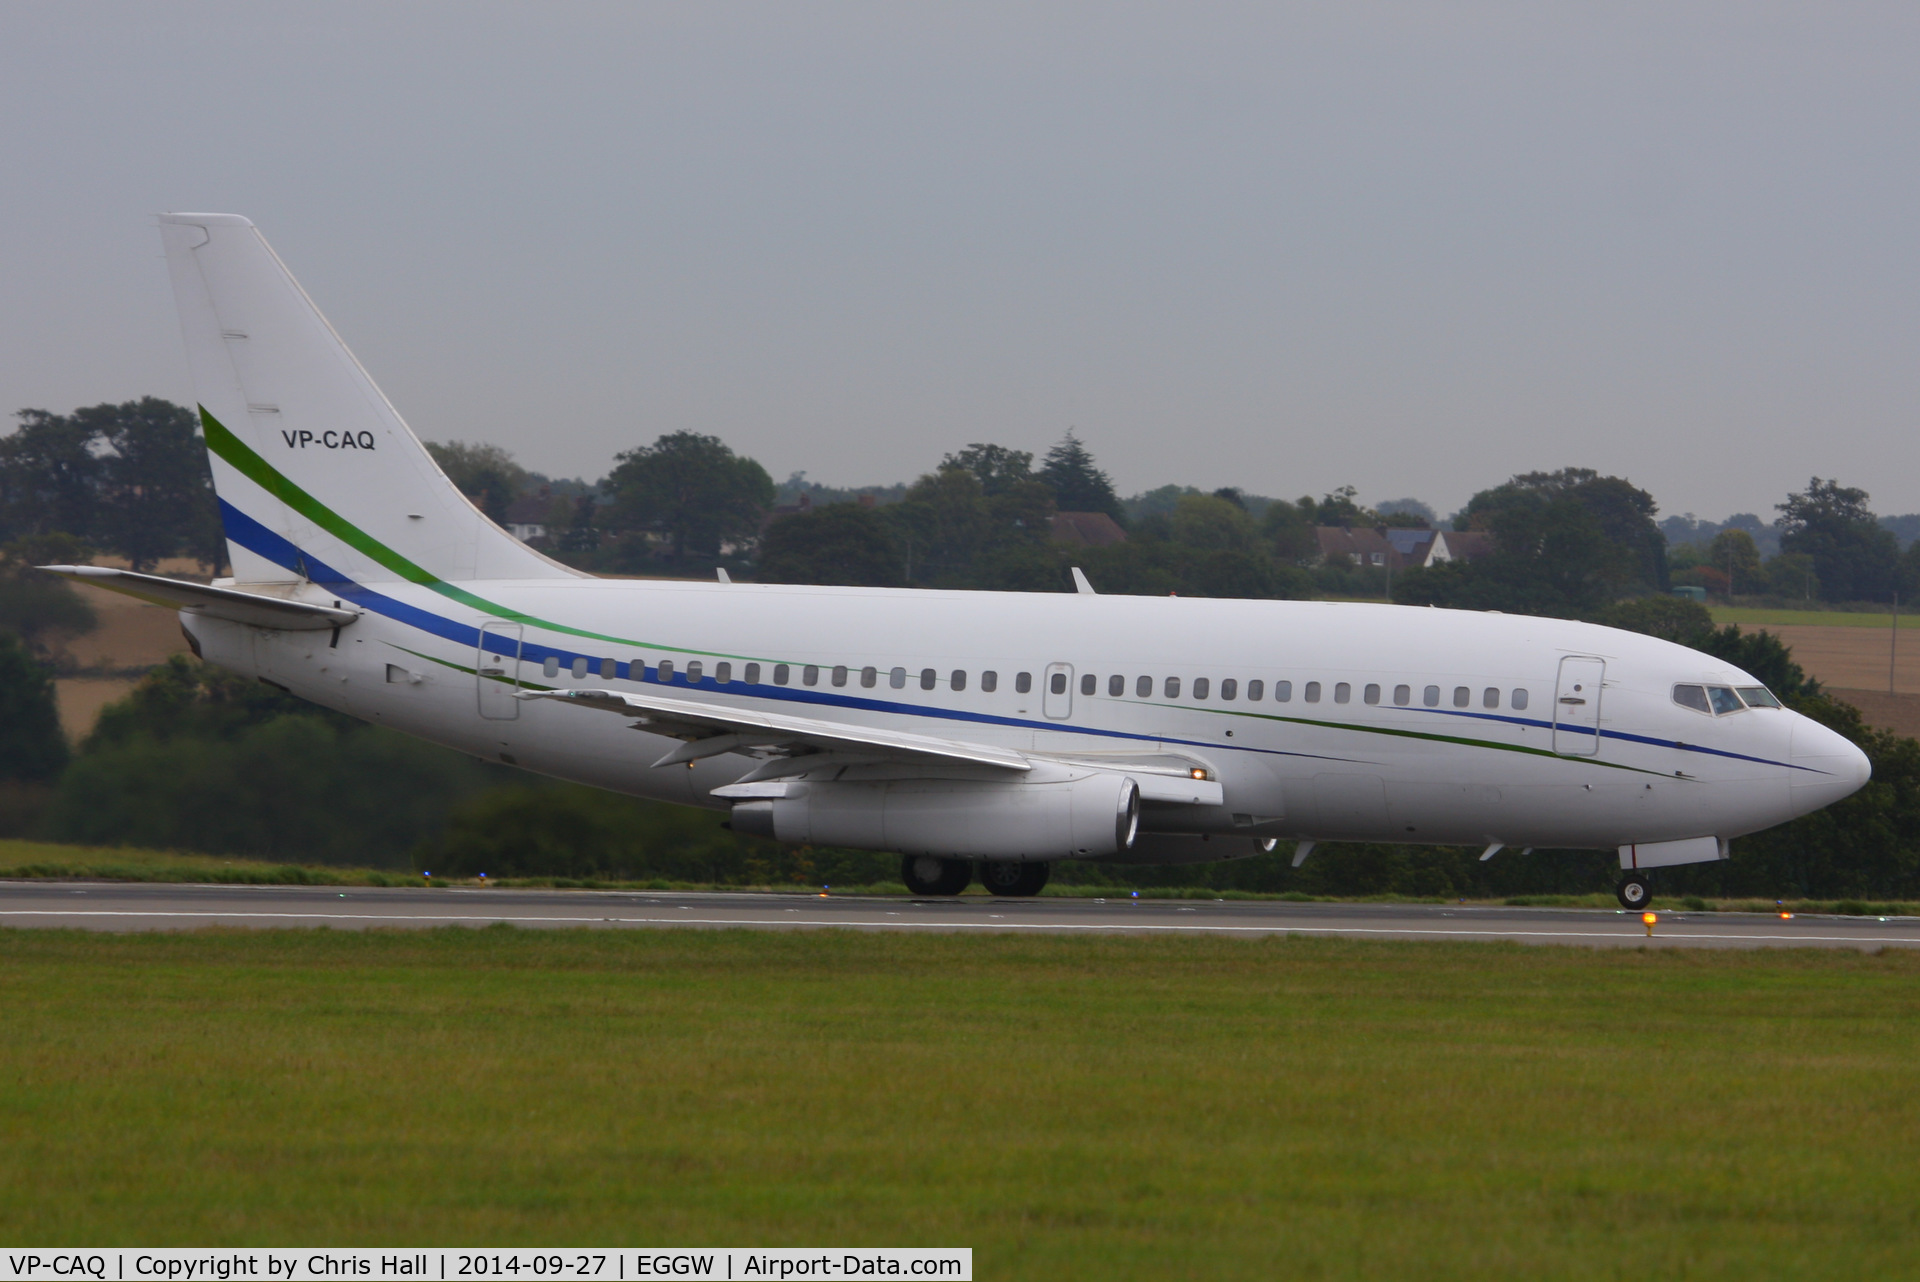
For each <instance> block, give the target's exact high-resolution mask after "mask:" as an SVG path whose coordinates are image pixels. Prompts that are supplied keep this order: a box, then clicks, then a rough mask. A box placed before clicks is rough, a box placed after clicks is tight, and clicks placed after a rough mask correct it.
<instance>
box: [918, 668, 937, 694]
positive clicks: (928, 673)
mask: <svg viewBox="0 0 1920 1282" xmlns="http://www.w3.org/2000/svg"><path fill="white" fill-rule="evenodd" d="M939 679H940V677H939V674H937V673H936V672H934V670H933V669H932V668H922V669H920V688H921V689H922V690H931V689H933V685H934V682H936V681H938V680H939Z"/></svg>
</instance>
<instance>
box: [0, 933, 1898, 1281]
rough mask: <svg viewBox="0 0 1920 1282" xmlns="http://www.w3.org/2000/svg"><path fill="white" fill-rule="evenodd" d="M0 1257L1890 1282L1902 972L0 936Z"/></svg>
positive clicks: (725, 939) (1179, 948) (1460, 953)
mask: <svg viewBox="0 0 1920 1282" xmlns="http://www.w3.org/2000/svg"><path fill="white" fill-rule="evenodd" d="M0 984H3V985H4V991H5V992H6V993H7V1005H6V1036H5V1038H0V1154H4V1158H0V1237H3V1238H4V1239H5V1240H7V1241H9V1242H15V1243H20V1242H84V1243H94V1244H100V1245H112V1244H135V1243H138V1244H151V1245H165V1244H174V1243H179V1244H188V1243H191V1244H198V1245H225V1244H242V1243H246V1244H255V1245H258V1244H265V1243H272V1242H281V1243H284V1242H306V1243H327V1244H335V1243H337V1244H342V1245H347V1244H366V1245H375V1244H381V1245H390V1244H392V1243H396V1242H471V1243H475V1244H494V1243H497V1244H502V1245H505V1244H514V1243H518V1244H565V1243H583V1242H596V1243H615V1242H621V1243H634V1244H642V1243H644V1244H669V1243H670V1244H675V1245H679V1244H688V1245H692V1244H736V1245H739V1244H747V1243H755V1244H767V1245H778V1244H794V1245H805V1244H821V1245H826V1244H862V1243H869V1244H901V1245H905V1244H930V1245H931V1244H939V1245H961V1246H972V1247H974V1248H975V1249H976V1267H977V1268H978V1270H979V1275H980V1276H981V1277H984V1278H1132V1277H1139V1278H1164V1277H1206V1278H1215V1277H1247V1278H1252V1277H1259V1278H1268V1277H1279V1276H1287V1277H1378V1278H1396V1279H1397V1278H1412V1277H1418V1278H1472V1279H1485V1278H1527V1279H1534V1278H1540V1277H1555V1278H1640V1277H1648V1278H1653V1277H1679V1276H1685V1277H1690V1278H1741V1279H1749V1278H1770V1277H1807V1276H1830V1277H1847V1278H1859V1277H1894V1276H1913V1275H1914V1274H1915V1272H1916V1270H1920V1231H1917V1230H1920V1202H1916V1199H1915V1197H1914V1187H1915V1186H1914V1176H1913V1156H1912V1155H1913V1147H1914V1143H1915V1140H1916V1138H1920V1094H1916V1092H1915V1091H1914V1090H1913V1089H1912V1087H1913V1065H1914V1064H1915V1063H1916V1062H1920V956H1915V955H1914V954H1911V953H1906V952H1889V953H1886V954H1883V955H1880V956H1862V955H1858V954H1853V953H1825V952H1822V953H1811V952H1808V953H1778V952H1741V953H1731V952H1729V953H1717V952H1705V951H1702V952H1678V951H1672V952H1647V953H1636V952H1612V951H1608V952H1599V951H1595V952H1585V951H1580V950H1574V949H1565V950H1560V949H1524V948H1521V947H1517V946H1498V945H1473V944H1467V945H1451V944H1432V945H1428V944H1356V943H1344V942H1328V941H1301V940H1272V941H1263V942H1244V941H1242V942H1221V941H1212V940H1173V939H1153V940H1134V939H1114V938H1101V939H1086V938H1078V939H1071V940H1061V939H1048V938H1021V939H1009V938H973V939H956V938H950V937H941V936H916V937H907V936H873V935H866V936H856V935H851V934H842V933H818V934H806V935H800V934H794V935H779V934H771V933H746V932H738V933H736V932H677V931H662V932H635V933H631V934H625V933H621V934H615V933H606V934H599V933H587V932H580V933H562V932H546V931H541V932H532V931H527V932H521V931H512V930H501V929H490V930H486V931H459V930H455V931H444V932H430V933H424V934H412V933H391V934H388V933H368V934H348V933H335V932H324V931H305V932H260V933H237V932H236V933H206V934H198V935H184V936H163V935H129V936H112V935H80V934H63V933H58V932H25V931H19V932H14V931H0Z"/></svg>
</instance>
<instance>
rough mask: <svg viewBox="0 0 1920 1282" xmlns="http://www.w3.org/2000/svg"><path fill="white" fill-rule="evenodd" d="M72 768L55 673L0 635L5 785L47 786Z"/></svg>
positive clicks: (0, 743)
mask: <svg viewBox="0 0 1920 1282" xmlns="http://www.w3.org/2000/svg"><path fill="white" fill-rule="evenodd" d="M66 764H67V741H66V738H65V736H64V735H62V734H61V733H60V710H59V707H58V705H57V704H55V702H54V698H53V673H52V672H51V671H50V670H49V669H48V668H47V666H46V665H45V664H43V663H41V662H40V661H39V660H37V659H35V658H34V657H33V656H32V655H31V654H29V653H27V649H26V647H25V646H23V645H22V644H21V643H20V642H19V640H17V639H16V638H15V637H14V636H13V635H12V634H11V633H7V632H0V780H27V781H34V780H42V779H50V778H52V777H53V776H54V775H57V774H59V773H60V768H61V767H62V766H64V765H66Z"/></svg>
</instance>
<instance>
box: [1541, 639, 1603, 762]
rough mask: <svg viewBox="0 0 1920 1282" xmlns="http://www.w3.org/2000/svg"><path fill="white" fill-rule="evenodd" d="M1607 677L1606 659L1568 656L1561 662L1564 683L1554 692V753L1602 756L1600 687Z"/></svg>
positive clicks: (1568, 755)
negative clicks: (1600, 754) (1600, 753)
mask: <svg viewBox="0 0 1920 1282" xmlns="http://www.w3.org/2000/svg"><path fill="white" fill-rule="evenodd" d="M1606 674H1607V663H1606V660H1604V659H1593V658H1588V657H1586V656H1585V655H1568V656H1567V657H1566V658H1564V659H1562V660H1560V682H1559V685H1558V687H1557V688H1556V689H1555V690H1554V692H1553V750H1554V751H1555V752H1557V753H1559V754H1560V755H1561V756H1563V757H1592V756H1597V755H1599V752H1600V687H1601V686H1602V685H1603V684H1604V680H1605V677H1606Z"/></svg>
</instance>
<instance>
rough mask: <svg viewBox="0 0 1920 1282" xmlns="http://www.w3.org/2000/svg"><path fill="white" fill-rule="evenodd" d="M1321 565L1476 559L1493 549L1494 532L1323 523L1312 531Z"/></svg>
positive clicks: (1398, 566) (1402, 565)
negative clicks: (1355, 526) (1357, 527)
mask: <svg viewBox="0 0 1920 1282" xmlns="http://www.w3.org/2000/svg"><path fill="white" fill-rule="evenodd" d="M1313 534H1314V539H1315V541H1316V543H1317V544H1318V545H1319V549H1320V563H1321V564H1322V565H1339V564H1340V563H1342V562H1345V563H1346V564H1348V565H1352V566H1377V567H1380V568H1382V569H1385V568H1392V569H1395V570H1405V569H1410V568H1411V567H1413V566H1429V565H1441V564H1444V563H1446V562H1448V561H1477V560H1479V559H1480V558H1481V557H1483V556H1485V555H1486V554H1487V553H1489V552H1491V551H1492V550H1493V535H1491V534H1488V533H1486V532H1484V531H1481V530H1466V531H1462V530H1403V529H1398V528H1395V527H1389V526H1378V527H1375V528H1373V529H1367V528H1365V527H1362V528H1360V529H1357V530H1356V529H1353V528H1351V527H1349V526H1344V525H1321V526H1316V527H1315V528H1314V531H1313Z"/></svg>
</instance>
